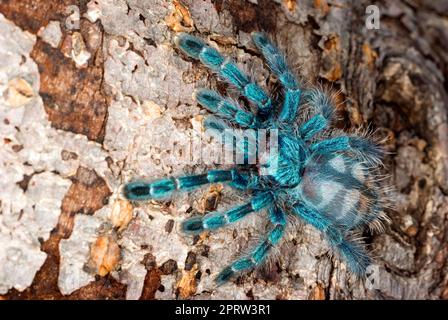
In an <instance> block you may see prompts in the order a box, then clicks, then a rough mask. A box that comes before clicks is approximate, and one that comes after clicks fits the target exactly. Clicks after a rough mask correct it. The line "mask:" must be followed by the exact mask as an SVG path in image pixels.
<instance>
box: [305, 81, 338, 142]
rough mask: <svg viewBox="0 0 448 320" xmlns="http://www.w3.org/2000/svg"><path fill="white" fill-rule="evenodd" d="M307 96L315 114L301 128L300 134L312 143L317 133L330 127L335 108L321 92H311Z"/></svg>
mask: <svg viewBox="0 0 448 320" xmlns="http://www.w3.org/2000/svg"><path fill="white" fill-rule="evenodd" d="M305 96H306V98H307V101H308V102H309V103H310V106H311V107H312V111H313V112H314V113H315V114H314V116H312V117H311V119H309V120H308V121H307V122H305V123H304V124H302V125H301V126H300V129H299V134H300V136H301V137H302V139H303V140H305V141H310V140H311V139H312V138H313V137H314V136H315V135H316V134H317V133H319V132H321V131H322V130H324V129H326V128H327V127H328V125H329V124H330V122H331V119H332V118H333V114H334V106H333V104H332V103H331V100H330V98H329V97H328V96H327V95H326V94H325V93H324V92H321V91H319V90H314V89H313V90H309V91H307V92H306V94H305Z"/></svg>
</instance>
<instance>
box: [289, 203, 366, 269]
mask: <svg viewBox="0 0 448 320" xmlns="http://www.w3.org/2000/svg"><path fill="white" fill-rule="evenodd" d="M293 209H294V210H293V212H294V213H295V214H296V215H297V216H299V217H300V218H302V219H303V220H304V221H305V222H307V223H309V224H311V225H312V226H313V227H315V228H316V229H317V230H319V231H322V232H323V233H324V234H325V235H326V237H327V239H328V242H329V243H330V245H331V246H332V247H333V248H334V249H336V251H337V252H339V253H340V254H341V255H342V257H343V258H344V260H345V261H346V262H347V265H348V267H349V268H350V270H351V271H352V272H353V273H354V274H356V275H358V276H361V277H362V276H364V275H365V271H366V269H367V267H368V266H369V265H370V264H371V259H370V257H369V256H368V254H367V252H366V251H365V249H364V248H363V246H362V245H360V244H359V243H357V242H356V241H352V240H350V239H348V237H346V236H345V235H344V232H343V231H342V230H340V229H339V228H337V227H336V226H335V225H333V224H332V221H331V219H329V218H328V217H326V216H325V215H323V214H322V213H320V212H319V211H317V210H315V209H313V208H312V207H310V206H306V205H304V204H303V203H301V202H298V203H296V204H295V205H294V207H293Z"/></svg>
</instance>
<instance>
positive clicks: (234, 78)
mask: <svg viewBox="0 0 448 320" xmlns="http://www.w3.org/2000/svg"><path fill="white" fill-rule="evenodd" d="M174 41H175V43H176V45H177V46H178V47H179V48H180V49H181V50H182V51H183V52H185V53H186V54H187V55H188V56H190V57H192V58H195V59H198V60H199V61H201V62H202V63H203V64H204V65H206V66H207V67H209V68H210V69H212V70H213V71H215V72H216V73H218V74H219V75H220V76H221V77H222V78H223V79H225V80H226V81H228V82H229V83H231V84H232V85H234V86H235V87H237V88H238V89H239V90H240V91H241V92H242V93H243V94H244V95H245V96H246V97H247V98H248V99H249V100H250V101H251V102H253V103H255V104H256V105H257V107H258V109H259V112H261V113H264V114H265V113H268V112H269V111H270V110H271V104H272V102H271V99H270V98H269V96H268V95H267V94H266V92H264V90H263V89H262V88H260V86H258V85H257V84H255V83H253V82H251V81H250V79H249V77H248V76H247V75H246V74H244V73H243V72H242V71H241V70H240V69H239V68H238V66H237V65H236V64H235V62H233V61H232V60H230V59H226V58H224V57H223V56H222V55H221V54H220V53H219V52H218V50H216V49H214V48H211V47H209V46H208V45H207V44H205V42H204V41H202V40H201V39H199V38H197V37H195V36H192V35H189V34H187V33H179V34H178V35H177V36H176V38H175V40H174Z"/></svg>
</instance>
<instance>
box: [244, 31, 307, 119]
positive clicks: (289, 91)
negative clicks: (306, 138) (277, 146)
mask: <svg viewBox="0 0 448 320" xmlns="http://www.w3.org/2000/svg"><path fill="white" fill-rule="evenodd" d="M252 39H253V41H254V43H255V45H256V46H257V48H258V49H259V50H260V52H261V53H262V54H263V56H264V58H265V59H266V62H267V64H268V66H269V68H270V69H271V70H272V72H273V73H274V74H275V75H276V76H277V78H278V79H279V81H280V83H281V84H282V85H283V90H284V101H283V105H282V108H281V110H280V114H279V116H278V120H279V121H280V122H292V121H294V120H295V118H296V115H297V110H298V108H299V105H300V97H301V94H302V90H301V89H300V88H299V84H298V82H297V79H296V77H295V76H294V74H293V73H292V72H291V70H290V69H289V68H288V64H287V63H286V60H285V57H284V56H283V54H282V53H281V52H280V51H279V50H278V49H277V47H276V46H275V45H274V44H273V43H272V42H271V41H270V40H269V39H268V37H267V36H266V35H265V34H263V33H260V32H254V33H252Z"/></svg>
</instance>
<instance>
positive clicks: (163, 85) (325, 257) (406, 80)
mask: <svg viewBox="0 0 448 320" xmlns="http://www.w3.org/2000/svg"><path fill="white" fill-rule="evenodd" d="M372 4H373V5H376V6H377V7H378V8H379V12H380V17H379V18H378V19H379V22H380V25H379V29H369V28H367V27H366V20H367V19H368V17H369V14H367V13H366V8H367V7H368V6H369V5H372ZM70 5H74V6H75V8H78V9H79V13H80V19H79V26H76V24H75V25H73V22H76V21H77V20H76V14H75V15H74V16H71V17H70V14H71V13H68V11H67V7H68V6H70ZM447 12H448V4H447V3H446V2H443V1H430V0H396V1H367V0H366V1H364V0H361V1H342V0H340V1H326V0H314V1H311V0H309V1H300V0H297V1H296V0H283V1H281V0H275V1H270V0H249V1H243V0H232V1H226V0H216V1H211V0H204V1H194V0H182V1H181V0H173V1H168V0H147V1H144V0H97V1H90V2H88V3H87V2H86V1H70V0H65V1H61V2H59V3H58V4H57V5H54V3H53V2H51V1H44V0H26V1H20V2H15V1H2V2H1V3H0V13H1V14H2V15H4V17H5V19H6V20H5V21H3V20H2V21H1V26H2V33H4V32H6V35H7V36H9V37H11V39H12V40H11V41H12V42H8V43H6V42H5V43H4V44H2V43H1V42H0V46H2V47H1V49H2V50H6V52H12V55H11V56H13V57H15V56H17V57H20V56H23V57H26V59H25V60H26V61H27V62H26V63H30V67H29V69H26V70H24V69H20V68H21V67H19V66H21V65H22V64H19V62H11V65H10V67H9V69H7V70H8V71H5V72H4V74H3V75H2V78H0V80H2V81H3V79H6V81H3V82H4V83H5V88H7V89H8V90H9V91H8V92H9V96H7V95H6V94H4V99H3V98H2V99H3V100H1V101H0V108H1V109H0V111H1V115H2V116H3V117H4V119H7V117H10V118H14V117H15V116H12V115H11V114H13V115H16V116H17V117H18V113H19V112H22V111H23V112H24V113H25V114H27V113H29V114H32V115H33V116H36V115H38V117H39V120H36V123H39V126H42V128H41V129H39V130H40V131H38V132H41V135H42V137H44V138H42V139H43V140H42V142H40V141H36V142H35V143H34V145H28V144H27V143H25V142H23V141H24V140H27V141H29V139H31V137H32V134H31V133H28V132H31V131H30V130H31V129H30V128H31V125H30V124H29V123H28V122H26V121H25V120H18V122H17V127H18V130H17V132H15V131H8V130H9V129H8V130H7V129H4V130H3V129H2V131H0V134H2V135H3V138H4V141H5V144H7V148H11V150H9V149H8V151H5V153H4V154H3V155H2V157H11V159H12V160H11V162H10V163H11V164H5V165H4V166H3V167H1V168H0V169H2V170H4V172H11V170H12V168H15V169H14V170H16V171H17V172H18V173H20V174H18V175H11V174H9V175H7V177H8V179H9V180H7V181H6V182H5V184H4V186H5V188H6V186H9V185H17V187H14V188H9V189H8V192H7V193H5V194H4V195H1V196H0V201H1V203H2V210H3V218H2V216H0V236H4V237H8V239H12V240H11V243H17V244H16V245H15V247H13V246H12V244H11V246H10V245H8V246H6V245H5V244H0V257H4V258H5V259H7V260H8V261H13V255H14V252H18V251H17V250H19V251H20V252H21V255H19V256H26V257H27V259H28V260H27V259H25V258H24V259H23V260H20V259H22V258H19V262H20V261H21V262H23V264H24V267H23V268H30V269H29V270H28V269H26V270H27V271H28V272H29V273H31V274H35V275H34V277H33V278H32V279H30V280H32V282H30V281H29V280H27V279H25V278H23V277H21V276H20V275H17V274H14V272H19V271H14V272H13V273H12V274H6V273H5V272H4V274H2V271H1V269H0V294H4V295H3V296H2V297H4V298H7V299H13V298H21V299H33V298H57V299H77V298H87V299H89V298H116V299H119V298H128V299H139V298H141V299H154V298H156V299H183V298H185V299H209V298H216V299H219V298H221V299H226V298H229V299H448V264H447V257H448V242H447V240H448V95H447V91H448V82H447V79H446V78H447V75H448V54H447V50H448V15H447ZM73 19H75V20H73ZM8 21H9V22H8ZM51 21H53V22H59V27H57V26H56V27H55V24H50V22H51ZM8 23H12V25H13V26H12V27H7V26H8ZM53 27H54V28H53ZM58 28H59V29H58ZM3 29H4V30H3ZM58 30H59V32H60V33H61V34H60V35H58V34H59V33H58ZM25 31H27V32H29V33H31V34H34V35H37V36H36V38H35V39H34V40H32V39H31V40H27V39H28V38H27V37H28V34H26V33H25ZM180 31H182V32H191V33H193V34H195V35H198V36H200V37H202V38H204V39H206V40H207V41H209V42H210V43H212V45H216V46H217V47H219V48H220V50H221V51H222V52H223V53H225V54H226V55H230V56H233V57H234V58H235V59H236V60H237V61H238V62H239V63H241V64H242V65H243V66H244V68H246V69H247V70H248V71H250V72H251V73H252V74H253V75H254V78H255V79H256V80H257V81H260V82H262V83H264V84H266V86H267V87H268V88H269V89H271V90H273V92H276V90H278V89H277V86H276V84H275V80H274V79H273V77H269V73H268V71H267V68H266V67H265V66H263V64H262V60H261V58H260V56H259V54H258V53H257V52H256V50H255V48H254V46H253V44H251V42H250V32H252V31H265V32H266V33H267V34H268V35H269V36H270V37H271V39H272V40H274V41H275V43H277V44H278V46H279V47H280V48H281V50H282V51H283V52H285V53H286V55H287V59H288V61H289V62H290V64H291V65H292V66H293V67H294V68H295V69H296V70H297V74H298V75H300V78H301V80H302V82H303V83H306V84H307V85H322V86H323V87H329V88H332V90H333V91H336V92H337V94H336V102H337V112H338V114H339V115H340V116H341V119H340V120H339V121H338V122H337V127H339V128H344V129H352V128H360V127H366V126H369V125H370V126H371V127H372V128H374V129H377V130H378V133H379V135H381V136H382V137H387V138H388V140H387V142H386V148H387V150H388V151H389V154H388V155H387V158H386V159H385V167H384V169H383V172H384V173H385V174H387V175H389V176H390V177H389V178H388V179H387V182H388V183H389V184H390V185H391V186H393V187H394V188H395V191H394V193H393V195H392V196H391V199H390V203H391V206H392V209H387V214H388V216H389V217H390V219H391V223H390V224H389V225H387V227H386V230H385V232H383V233H379V234H376V235H370V234H369V233H365V236H366V240H367V242H368V244H369V248H370V249H372V250H373V251H374V252H375V255H376V256H377V261H376V267H377V269H376V270H375V272H376V273H377V274H376V275H377V276H378V277H377V278H376V283H375V284H374V285H373V287H369V286H367V285H366V284H365V283H363V282H362V281H357V280H356V279H355V278H354V277H352V276H351V275H350V274H349V272H348V271H347V270H346V267H345V265H344V264H343V263H341V262H340V261H339V260H338V259H335V258H331V257H330V256H329V254H328V250H329V249H328V246H327V244H326V243H325V241H324V240H323V238H322V236H321V235H320V234H319V233H318V232H317V231H315V230H313V229H312V228H311V227H309V226H302V227H300V228H299V229H298V230H295V231H294V232H292V233H291V234H290V235H289V236H288V237H287V239H286V240H285V243H284V244H283V245H282V246H281V248H280V249H279V252H278V255H276V257H277V260H275V261H276V262H275V263H272V264H270V265H269V267H265V268H262V269H260V270H255V271H253V272H250V273H249V274H247V275H243V276H241V277H239V278H238V279H236V280H235V281H233V282H231V283H229V284H228V285H225V286H222V287H216V286H215V285H214V284H213V282H212V278H213V276H214V275H215V274H216V273H217V272H219V271H220V270H221V269H222V268H223V267H224V266H225V265H227V264H228V263H229V262H230V261H231V259H232V257H234V255H235V254H237V253H238V252H241V251H244V250H246V249H247V247H248V243H251V242H252V241H253V240H254V239H255V238H256V237H255V235H257V234H259V233H260V232H261V231H264V227H265V224H264V222H263V219H262V217H254V218H251V219H248V221H245V222H243V223H242V224H238V225H237V226H232V227H230V228H227V229H226V230H223V231H220V232H217V233H216V234H215V233H213V234H210V235H203V236H201V237H196V238H195V239H191V238H188V237H184V236H183V235H182V234H181V233H179V232H178V231H177V226H178V224H179V222H180V221H182V220H183V219H185V218H186V217H188V216H190V215H191V214H192V213H194V212H195V211H198V212H203V211H207V210H209V209H210V208H207V206H209V205H210V203H212V205H211V207H215V206H217V208H218V209H223V208H227V207H229V206H231V205H232V204H234V203H235V201H242V200H241V199H242V195H241V194H238V193H236V192H234V191H231V190H230V189H227V188H224V189H223V190H221V188H219V187H216V186H215V187H213V188H210V189H207V188H205V189H203V190H201V191H200V192H195V193H191V194H188V195H180V196H178V197H176V198H175V199H174V200H173V201H171V202H169V203H160V202H154V203H149V204H142V205H133V204H130V203H128V202H127V201H125V200H124V199H122V198H121V197H120V186H121V185H122V184H123V183H124V182H127V181H129V180H131V179H133V178H135V177H147V178H154V177H155V178H159V177H162V176H166V175H177V174H181V173H186V172H187V173H189V172H197V173H199V172H201V171H203V170H205V169H206V168H211V167H213V166H209V165H205V164H203V163H198V164H194V165H185V164H182V163H177V162H176V161H175V157H174V158H173V156H172V155H171V154H167V153H165V152H164V149H163V146H165V145H166V144H168V143H169V141H170V140H169V139H172V138H173V137H175V138H176V139H177V141H179V142H180V143H182V141H186V140H188V139H189V138H190V135H191V134H192V133H191V132H195V130H196V131H198V130H199V131H200V130H201V129H200V127H201V124H200V122H201V117H203V116H204V115H205V114H206V112H205V111H204V110H203V109H201V108H200V107H198V106H197V105H196V103H195V102H194V100H193V99H192V97H191V93H192V91H193V90H194V89H195V88H198V87H204V86H210V87H212V88H217V89H218V90H219V91H221V92H226V91H228V92H230V94H233V93H232V92H231V90H227V89H228V88H227V87H226V86H225V85H223V84H222V83H221V82H220V81H217V79H216V76H214V75H212V74H211V73H210V72H209V71H207V69H206V68H204V67H203V66H201V65H200V64H199V63H197V62H195V61H193V60H191V59H188V58H186V57H185V56H184V55H183V54H181V53H180V52H179V51H178V50H177V49H175V48H173V41H172V40H173V37H174V35H175V34H176V33H177V32H180ZM8 33H9V34H8ZM58 40H59V41H58ZM14 41H16V42H14ZM14 43H17V44H23V43H31V45H32V46H31V47H30V49H29V50H28V51H26V48H25V47H24V46H22V47H21V48H22V49H17V48H18V47H20V46H16V45H15V44H14ZM23 48H25V49H23ZM20 50H22V51H20ZM19 60H20V59H18V60H17V61H19ZM11 61H13V60H11ZM14 61H16V60H14ZM14 63H16V64H14ZM33 66H36V68H34V67H33ZM14 68H16V69H17V70H19V71H17V72H15V73H14V72H13V71H12V70H13V69H14ZM2 70H6V69H2ZM30 70H31V71H30ZM33 70H34V71H33ZM0 72H3V71H0ZM17 79H25V82H26V83H29V86H30V87H31V88H34V91H35V94H31V96H32V97H31V98H30V100H26V99H25V98H26V97H27V95H26V94H23V88H24V86H25V88H28V87H27V85H26V83H25V84H23V82H20V81H21V80H17ZM30 79H31V80H30ZM36 79H37V80H36ZM12 80H13V81H12ZM3 82H2V83H1V84H2V88H3V84H4V83H3ZM21 89H22V91H21ZM2 90H3V89H2ZM5 90H6V89H5ZM14 90H15V91H14ZM31 91H32V92H34V91H33V90H31ZM5 92H6V91H5ZM17 92H18V93H17ZM14 93H17V94H18V95H19V96H17V97H16V100H11V99H13V98H14V96H13V94H14ZM23 96H25V98H24V97H23ZM8 97H13V98H8ZM8 99H10V100H8ZM17 99H18V100H17ZM20 99H22V100H20ZM17 101H18V102H17ZM16 102H17V105H15V106H14V108H13V107H12V104H13V103H16ZM41 107H42V108H41ZM21 108H22V109H21ZM9 110H13V111H9ZM21 110H22V111H21ZM36 110H37V111H36ZM36 117H37V116H36ZM24 119H25V118H24ZM2 121H3V120H2ZM11 121H13V120H11V119H8V120H5V124H4V126H5V128H6V127H7V126H8V124H7V123H6V122H11ZM8 128H9V127H8ZM39 128H40V127H39ZM11 130H12V129H11ZM23 132H25V133H23ZM27 134H29V136H27ZM33 134H34V133H33ZM5 139H8V140H5ZM8 141H9V142H8ZM44 141H45V142H44ZM44 143H46V144H45V145H46V146H48V147H47V148H46V149H45V148H43V147H42V148H40V146H41V144H42V146H43V145H44ZM208 147H209V145H207V146H206V148H208ZM50 149H51V150H50ZM5 150H6V149H5ZM49 150H50V151H49ZM33 152H34V154H39V155H40V161H34V160H33V159H34V158H31V156H30V154H32V153H33ZM11 155H12V156H11ZM8 159H10V158H8ZM2 172H3V171H2ZM2 176H3V174H2ZM46 181H47V182H48V181H49V182H48V183H47V184H46ZM36 184H37V185H38V186H39V187H34V186H35V185H36ZM54 185H57V186H58V188H59V189H57V190H60V195H54V197H53V195H51V196H50V195H47V194H46V193H43V194H42V197H43V198H45V199H46V200H48V201H47V202H42V201H43V200H42V199H40V198H39V197H37V196H36V192H37V191H35V190H48V193H51V192H52V190H54ZM2 186H3V184H2ZM45 188H48V189H45ZM5 190H6V189H5ZM17 197H19V199H25V200H24V201H25V202H27V203H28V204H30V205H29V206H25V205H23V208H22V207H20V206H19V207H18V208H15V206H14V205H13V204H14V203H15V202H14V199H17ZM46 197H48V198H46ZM210 199H211V200H210ZM48 202H52V203H53V204H57V205H56V208H54V209H51V210H53V211H51V214H55V215H56V218H55V219H54V221H53V222H52V221H47V222H46V224H45V225H43V226H42V228H41V229H40V231H35V230H34V229H33V228H34V227H33V226H32V225H31V224H32V223H34V222H33V221H37V220H33V219H41V220H39V221H42V219H43V218H42V217H41V216H39V206H41V207H42V208H48V205H46V203H48ZM32 204H34V205H35V206H34V207H33V206H32ZM36 206H37V209H36ZM49 210H50V209H49ZM22 211H23V212H22ZM20 212H22V215H23V216H24V217H25V218H23V217H22V218H21V219H24V220H21V221H22V222H17V223H16V222H14V223H13V224H11V223H10V220H8V219H9V218H11V217H16V218H17V217H18V216H19V215H20ZM48 214H50V213H48ZM28 216H31V217H33V218H32V219H31V218H30V219H28ZM7 217H8V218H7ZM11 219H12V218H11ZM43 220H45V219H43ZM17 221H19V220H17ZM12 226H14V227H12ZM47 229H48V230H47ZM17 230H19V231H17ZM42 230H46V231H45V232H43V231H42ZM25 234H26V236H25ZM24 237H30V238H29V239H30V240H29V241H30V243H33V245H32V246H31V247H26V246H25V245H24V244H23V241H25V240H23V239H24ZM27 239H28V238H27ZM14 241H17V242H14ZM11 248H13V249H14V250H12V249H11ZM42 253H44V255H42ZM2 254H3V256H2ZM5 261H6V260H5ZM26 261H33V263H28V264H27V263H26ZM34 262H35V263H34ZM26 264H27V265H26ZM25 265H26V266H25ZM75 275H76V276H75ZM2 277H3V278H2ZM74 277H76V278H74Z"/></svg>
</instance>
